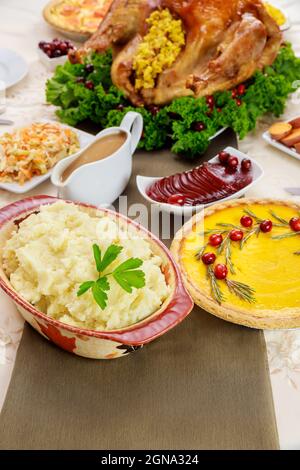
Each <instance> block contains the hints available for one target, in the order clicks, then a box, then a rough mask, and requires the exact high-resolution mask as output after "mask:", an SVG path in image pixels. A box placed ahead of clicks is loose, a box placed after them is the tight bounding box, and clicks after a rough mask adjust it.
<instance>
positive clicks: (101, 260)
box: [77, 244, 145, 310]
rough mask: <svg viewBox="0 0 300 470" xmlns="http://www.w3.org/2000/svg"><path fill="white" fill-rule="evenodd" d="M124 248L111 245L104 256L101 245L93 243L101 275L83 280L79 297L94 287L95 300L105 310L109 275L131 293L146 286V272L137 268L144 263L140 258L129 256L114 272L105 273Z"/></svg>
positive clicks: (78, 292)
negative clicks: (93, 279) (134, 289)
mask: <svg viewBox="0 0 300 470" xmlns="http://www.w3.org/2000/svg"><path fill="white" fill-rule="evenodd" d="M122 250H123V247H122V246H119V245H110V246H109V247H108V248H107V250H106V251H105V253H104V255H103V257H102V254H101V250H100V248H99V246H98V245H96V244H94V245H93V253H94V259H95V264H96V268H97V271H98V274H99V277H98V279H97V280H96V281H85V282H83V283H82V284H81V285H80V286H79V289H78V291H77V296H78V297H79V296H81V295H83V294H85V293H86V292H87V291H88V290H90V289H92V294H93V297H94V299H95V301H96V302H97V304H98V305H99V307H101V308H102V310H104V309H105V307H106V306H107V298H108V297H107V291H109V289H110V284H109V280H108V277H109V276H113V278H114V279H115V281H116V282H117V283H118V284H119V286H121V287H122V289H124V290H125V291H126V292H128V293H129V294H130V293H131V292H132V289H133V288H136V289H140V288H141V287H144V286H145V273H144V272H143V271H142V270H140V269H137V268H139V267H140V266H141V265H142V264H143V261H142V260H141V259H140V258H129V259H128V260H126V261H124V262H123V263H121V264H120V265H119V266H117V267H116V268H115V269H114V270H113V271H112V272H110V273H107V274H103V272H104V271H105V269H106V268H107V267H108V266H109V265H110V264H111V263H112V262H113V261H115V259H117V257H118V256H119V254H120V253H121V251H122Z"/></svg>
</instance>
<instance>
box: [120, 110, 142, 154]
mask: <svg viewBox="0 0 300 470" xmlns="http://www.w3.org/2000/svg"><path fill="white" fill-rule="evenodd" d="M120 129H122V130H124V131H127V132H129V133H130V134H131V152H132V153H134V151H135V149H136V148H137V146H138V143H139V141H140V138H141V136H142V132H143V118H142V115H141V114H140V113H136V112H134V111H129V112H128V113H127V114H125V116H124V117H123V119H122V122H121V124H120Z"/></svg>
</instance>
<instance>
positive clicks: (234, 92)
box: [231, 88, 237, 99]
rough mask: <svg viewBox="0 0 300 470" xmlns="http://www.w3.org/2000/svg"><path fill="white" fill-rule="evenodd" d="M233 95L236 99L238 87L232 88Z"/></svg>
mask: <svg viewBox="0 0 300 470" xmlns="http://www.w3.org/2000/svg"><path fill="white" fill-rule="evenodd" d="M231 97H232V98H233V99H235V98H236V97H237V90H236V88H234V89H233V90H232V92H231Z"/></svg>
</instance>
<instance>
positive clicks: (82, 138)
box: [0, 119, 94, 194]
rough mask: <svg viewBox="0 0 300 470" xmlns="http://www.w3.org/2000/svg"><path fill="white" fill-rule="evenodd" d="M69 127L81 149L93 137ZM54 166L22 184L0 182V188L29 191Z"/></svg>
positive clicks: (15, 191)
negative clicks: (74, 133) (75, 135)
mask: <svg viewBox="0 0 300 470" xmlns="http://www.w3.org/2000/svg"><path fill="white" fill-rule="evenodd" d="M38 122H56V121H46V120H44V119H40V120H39V121H38ZM60 125H61V126H63V127H70V126H66V125H65V124H60ZM70 129H72V130H73V131H74V132H76V134H77V135H78V139H79V143H80V148H81V149H82V148H83V147H86V146H87V145H88V144H89V143H90V142H91V141H92V140H93V138H94V136H93V135H91V134H88V133H87V132H83V131H80V130H78V129H74V128H73V127H70ZM2 133H3V132H2ZM0 135H1V134H0ZM67 158H68V157H67ZM54 167H55V166H54ZM54 167H53V168H51V170H49V171H47V173H45V174H44V175H41V176H34V177H33V178H31V180H29V181H26V183H24V184H23V185H21V184H18V183H0V189H5V190H6V191H9V192H11V193H15V194H24V193H26V192H27V191H30V190H31V189H33V188H35V187H36V186H38V185H39V184H41V183H43V182H44V181H46V180H47V179H48V178H49V177H50V176H51V174H52V171H53V169H54Z"/></svg>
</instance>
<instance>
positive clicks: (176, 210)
mask: <svg viewBox="0 0 300 470" xmlns="http://www.w3.org/2000/svg"><path fill="white" fill-rule="evenodd" d="M224 150H225V151H226V152H228V153H230V154H231V155H234V156H235V157H237V158H238V160H239V162H240V161H241V160H243V158H247V159H248V160H251V163H252V174H253V180H252V183H250V184H248V186H245V187H244V188H242V189H241V190H240V191H237V192H236V193H234V194H231V195H230V196H228V197H224V198H223V199H219V200H218V201H215V202H210V203H209V204H199V205H196V206H190V205H189V206H188V205H186V206H176V205H174V204H167V203H161V202H156V201H154V200H153V199H151V198H150V197H149V196H148V195H147V192H146V191H147V188H148V187H149V186H150V184H152V183H154V182H155V181H157V180H160V179H161V178H163V176H156V177H151V176H141V175H138V176H137V177H136V184H137V187H138V190H139V192H140V194H141V195H142V196H143V197H144V199H146V200H147V201H148V202H150V203H151V204H156V205H157V206H159V208H160V210H162V211H164V212H168V213H170V214H176V215H186V216H190V215H192V214H194V213H195V212H197V211H200V210H202V209H203V207H208V206H211V205H212V204H217V203H219V202H224V201H228V200H229V199H235V198H238V197H241V196H243V195H244V194H245V192H246V191H248V190H249V189H250V188H252V186H254V185H255V184H256V183H257V182H258V181H259V180H260V179H261V178H262V177H263V175H264V171H263V169H262V167H261V166H260V165H259V164H258V163H257V162H256V160H254V159H253V158H250V157H249V155H246V154H245V153H243V152H240V151H239V150H237V149H235V148H233V147H226V148H225V149H224ZM218 161H219V160H218V156H217V155H216V156H215V157H213V158H211V160H209V162H210V163H217V162H218Z"/></svg>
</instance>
